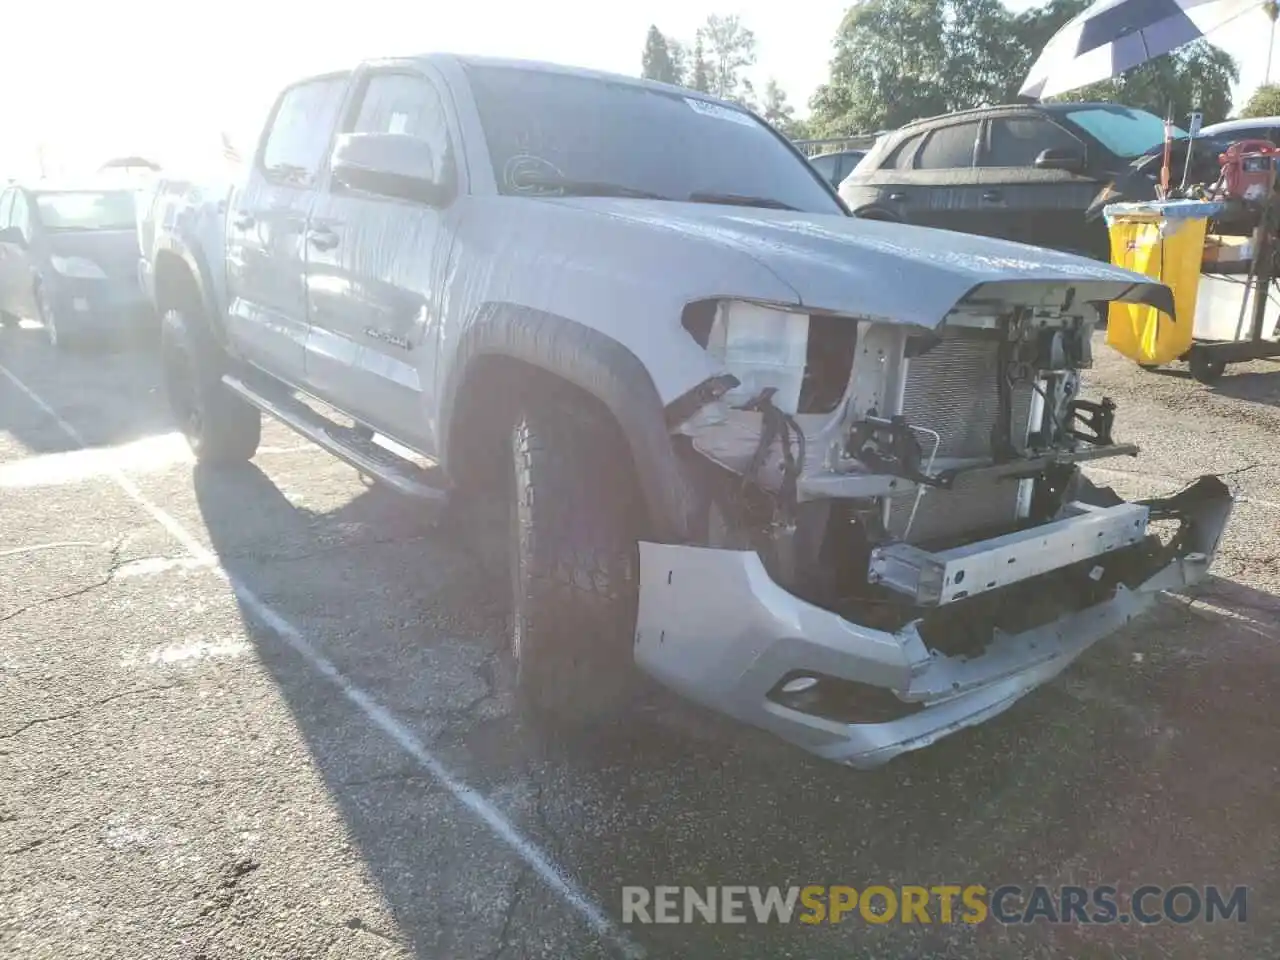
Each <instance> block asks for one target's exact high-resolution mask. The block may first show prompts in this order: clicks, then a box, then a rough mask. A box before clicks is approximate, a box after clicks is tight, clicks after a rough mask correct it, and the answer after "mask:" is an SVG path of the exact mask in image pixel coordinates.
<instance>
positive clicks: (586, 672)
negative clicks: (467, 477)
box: [509, 392, 643, 724]
mask: <svg viewBox="0 0 1280 960" xmlns="http://www.w3.org/2000/svg"><path fill="white" fill-rule="evenodd" d="M511 464H512V471H511V475H510V481H511V482H510V488H509V489H510V495H511V504H510V515H509V519H510V541H509V543H510V570H511V579H512V593H513V603H512V618H511V630H510V644H511V655H512V659H513V660H514V663H515V667H516V687H517V691H518V694H519V696H520V698H521V700H522V701H523V702H524V703H525V704H526V706H528V707H530V708H532V710H533V711H534V712H535V713H536V714H538V715H540V716H544V717H548V718H551V719H558V720H569V721H572V722H574V723H578V724H581V723H583V722H584V721H590V720H593V719H597V718H603V717H607V716H609V715H611V714H614V713H617V712H619V711H620V709H621V708H622V707H623V706H625V704H626V702H627V701H628V700H629V699H630V696H631V693H632V689H633V686H632V685H633V682H634V674H635V671H634V667H633V654H632V645H633V637H634V628H635V616H636V601H637V596H638V580H639V555H638V547H637V534H638V530H639V527H640V524H639V523H637V517H638V516H640V515H641V514H642V512H643V506H642V504H641V503H640V501H639V498H638V496H637V493H636V485H635V481H634V478H633V476H632V474H631V470H630V464H631V457H630V451H629V450H628V449H627V447H626V444H625V442H624V441H623V438H622V437H621V435H620V433H619V431H618V429H617V428H616V426H615V425H614V423H613V421H612V419H611V418H610V417H609V416H608V415H607V414H606V413H604V412H603V411H597V410H595V409H587V408H586V407H585V406H584V402H583V400H582V398H579V397H574V396H569V395H567V394H556V393H555V392H551V393H546V394H543V395H541V396H539V397H538V398H537V399H536V400H535V401H534V402H531V403H527V404H525V405H523V407H522V409H521V410H520V412H519V413H518V415H517V416H516V418H515V424H514V426H513V428H512V431H511Z"/></svg>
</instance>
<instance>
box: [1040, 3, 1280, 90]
mask: <svg viewBox="0 0 1280 960" xmlns="http://www.w3.org/2000/svg"><path fill="white" fill-rule="evenodd" d="M1260 9H1262V3H1261V2H1260V0H1099V2H1098V3H1095V4H1094V5H1093V6H1091V7H1090V8H1089V9H1088V10H1086V11H1084V13H1081V14H1080V15H1079V16H1077V17H1075V18H1074V19H1072V20H1071V21H1070V22H1069V23H1068V24H1067V25H1066V26H1065V27H1063V28H1062V29H1061V30H1059V31H1058V32H1057V33H1055V34H1054V35H1053V38H1052V39H1051V40H1050V41H1049V42H1048V43H1047V44H1046V45H1045V48H1044V50H1042V51H1041V53H1040V57H1039V59H1037V60H1036V62H1035V65H1034V66H1033V67H1032V68H1031V72H1030V73H1028V74H1027V79H1026V82H1025V83H1024V84H1023V85H1022V89H1021V90H1020V91H1019V94H1020V95H1021V96H1023V97H1035V98H1040V97H1052V96H1055V95H1057V94H1059V93H1066V92H1067V91H1068V90H1074V89H1076V88H1077V87H1083V86H1084V85H1085V84H1089V83H1097V82H1098V81H1099V80H1108V79H1110V78H1111V77H1115V76H1118V75H1120V74H1121V73H1124V71H1126V70H1128V69H1130V68H1132V67H1136V66H1138V64H1140V63H1145V62H1146V61H1148V60H1150V59H1151V58H1152V57H1158V56H1160V54H1162V53H1168V52H1169V51H1170V50H1175V49H1177V48H1178V47H1180V46H1182V45H1183V44H1185V43H1190V42H1191V41H1193V40H1198V39H1200V38H1201V37H1202V36H1204V35H1205V34H1206V33H1208V32H1209V31H1211V30H1216V29H1217V28H1218V27H1220V26H1222V25H1223V24H1224V23H1227V22H1228V21H1230V20H1234V19H1235V18H1236V17H1238V16H1240V15H1241V14H1245V13H1248V12H1249V11H1251V10H1260Z"/></svg>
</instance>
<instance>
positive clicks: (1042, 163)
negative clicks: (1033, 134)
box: [1035, 147, 1084, 173]
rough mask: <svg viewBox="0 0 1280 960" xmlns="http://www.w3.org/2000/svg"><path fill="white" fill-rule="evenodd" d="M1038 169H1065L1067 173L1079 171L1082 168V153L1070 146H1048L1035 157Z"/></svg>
mask: <svg viewBox="0 0 1280 960" xmlns="http://www.w3.org/2000/svg"><path fill="white" fill-rule="evenodd" d="M1035 166H1036V169H1038V170H1065V171H1067V172H1068V173H1079V172H1080V171H1081V170H1083V169H1084V154H1082V153H1081V152H1080V151H1079V150H1076V149H1074V148H1072V147H1050V148H1049V149H1048V150H1041V151H1040V155H1039V156H1038V157H1036V162H1035Z"/></svg>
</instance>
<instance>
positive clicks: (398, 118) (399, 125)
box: [387, 113, 409, 133]
mask: <svg viewBox="0 0 1280 960" xmlns="http://www.w3.org/2000/svg"><path fill="white" fill-rule="evenodd" d="M407 129H409V115H408V114H407V113H393V114H392V115H391V123H390V125H389V126H388V127H387V133H404V132H405V130H407Z"/></svg>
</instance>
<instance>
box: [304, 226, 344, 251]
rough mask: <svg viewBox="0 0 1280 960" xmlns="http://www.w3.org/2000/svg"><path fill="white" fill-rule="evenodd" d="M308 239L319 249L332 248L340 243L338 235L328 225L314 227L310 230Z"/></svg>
mask: <svg viewBox="0 0 1280 960" xmlns="http://www.w3.org/2000/svg"><path fill="white" fill-rule="evenodd" d="M307 240H308V241H309V242H310V243H311V245H312V246H313V247H315V248H316V249H317V250H332V249H333V248H334V247H336V246H337V245H338V235H337V234H336V233H334V232H333V231H332V230H330V229H329V228H328V227H313V228H312V229H310V230H308V231H307Z"/></svg>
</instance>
